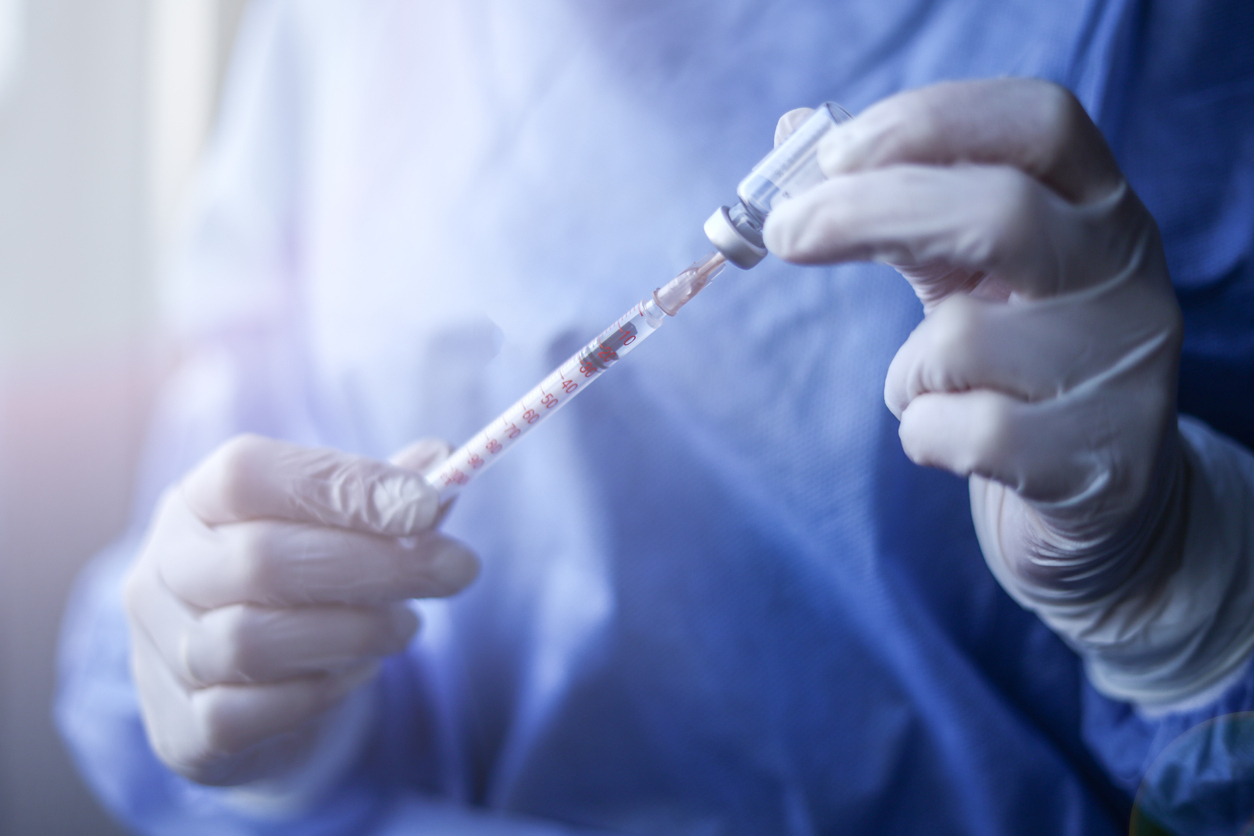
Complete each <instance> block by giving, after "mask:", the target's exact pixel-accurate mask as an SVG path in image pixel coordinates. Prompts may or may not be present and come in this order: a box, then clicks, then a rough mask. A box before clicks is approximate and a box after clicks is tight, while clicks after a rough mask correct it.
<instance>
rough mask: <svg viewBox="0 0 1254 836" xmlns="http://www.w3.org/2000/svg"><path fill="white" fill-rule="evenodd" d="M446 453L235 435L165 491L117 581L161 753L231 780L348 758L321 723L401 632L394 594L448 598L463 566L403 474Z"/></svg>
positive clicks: (419, 489) (468, 557)
mask: <svg viewBox="0 0 1254 836" xmlns="http://www.w3.org/2000/svg"><path fill="white" fill-rule="evenodd" d="M447 454H448V449H447V447H446V446H444V445H443V444H441V443H439V442H432V441H425V442H419V443H417V444H415V445H414V446H412V447H410V448H409V449H408V450H406V451H405V452H403V453H402V454H400V455H398V456H397V457H396V458H395V459H394V461H395V462H396V464H397V465H400V466H396V465H390V464H386V463H384V462H379V461H373V460H370V459H366V458H362V457H359V456H352V455H348V454H346V453H341V452H337V451H334V450H325V449H309V448H304V447H299V446H296V445H294V444H288V443H284V442H279V441H272V440H269V439H265V438H260V437H257V436H240V437H237V438H235V439H233V440H231V441H229V442H227V443H226V444H224V445H222V446H221V447H219V448H218V450H217V451H216V452H214V453H213V454H212V455H210V456H209V457H208V458H207V459H205V460H204V462H202V463H201V464H200V465H199V466H198V467H197V468H196V469H195V470H193V471H192V472H191V473H190V474H189V475H188V476H187V477H186V478H185V479H184V480H183V482H182V483H181V484H179V485H177V486H175V487H173V488H171V489H170V490H169V491H167V493H166V494H165V496H164V497H163V498H162V500H161V502H160V505H159V507H158V509H157V512H156V515H155V517H154V519H153V522H152V525H151V527H150V529H149V531H148V535H147V538H146V540H145V543H144V546H143V548H142V550H141V553H140V555H139V558H138V560H137V562H136V563H135V565H134V567H133V568H132V569H131V571H130V573H129V575H128V577H127V581H126V591H125V597H126V611H127V615H128V618H129V621H130V627H131V665H132V670H133V674H134V677H135V682H136V685H137V687H138V690H139V698H140V703H141V706H142V709H143V717H144V724H145V726H146V728H147V731H148V737H149V740H150V741H151V743H152V746H153V749H154V750H155V751H156V753H157V755H158V757H160V758H161V760H162V761H163V762H165V763H166V764H167V765H168V766H169V767H170V768H171V769H174V770H175V771H177V772H180V773H182V774H183V775H185V776H187V777H188V778H191V779H192V780H194V781H198V782H201V783H206V784H221V785H238V784H242V783H246V782H255V781H258V780H261V779H276V778H282V776H284V775H287V774H290V773H292V772H294V771H295V772H299V771H300V770H301V768H303V766H304V765H305V764H306V763H307V762H308V761H310V759H311V758H314V753H316V752H319V751H321V750H325V749H326V748H327V746H328V745H332V746H333V747H337V748H338V749H339V751H340V752H341V756H340V758H341V760H343V759H344V757H347V756H351V754H352V753H353V751H354V749H353V741H351V740H350V741H348V742H347V743H345V741H343V740H339V741H338V742H335V743H333V744H328V740H332V741H334V740H335V739H336V738H337V736H338V737H339V738H343V736H344V729H343V728H342V727H343V726H344V724H345V723H346V722H347V723H350V725H351V721H350V720H347V719H344V717H343V716H341V715H343V712H340V715H329V716H330V719H327V717H324V715H326V714H327V712H328V710H329V709H332V707H333V706H335V705H336V704H337V703H338V702H340V701H341V700H343V699H344V697H345V696H346V695H348V694H349V692H351V691H353V689H354V688H356V687H357V686H359V685H362V684H363V683H365V682H366V681H368V680H370V679H371V678H372V677H373V676H374V674H375V673H376V671H377V670H378V659H379V658H380V657H382V656H386V655H388V654H391V653H396V652H397V651H400V650H401V649H403V648H404V647H405V646H406V644H407V643H408V642H409V640H410V638H411V637H412V636H413V634H414V631H415V630H416V629H417V627H418V620H417V617H416V616H415V614H414V613H413V612H412V611H411V610H410V609H409V608H408V607H407V606H406V604H405V600H406V599H409V598H423V597H432V596H443V595H451V594H453V593H455V592H457V591H458V590H460V589H462V588H463V587H465V586H466V585H467V584H468V583H470V581H471V580H472V579H473V578H474V577H475V575H476V573H477V571H478V561H477V558H476V557H475V556H474V555H473V554H471V553H470V552H469V551H468V550H467V549H466V548H465V547H464V546H462V545H461V544H459V543H456V542H454V541H452V540H450V539H448V538H446V537H443V536H441V535H440V534H439V533H437V532H436V531H435V530H434V529H433V526H434V525H435V524H436V522H437V521H438V516H439V512H440V509H439V503H438V500H437V498H436V492H435V490H433V489H432V488H431V487H429V486H428V485H427V483H426V481H425V480H424V479H423V478H422V476H421V475H420V473H419V472H418V471H419V470H421V469H423V468H426V467H430V466H433V465H434V464H436V463H438V462H439V461H440V460H442V459H443V458H444V457H445V456H447ZM360 725H361V724H360V723H358V726H359V727H360ZM337 726H338V728H337ZM356 733H357V734H358V735H359V736H360V735H364V730H363V729H361V728H358V729H357V732H356ZM350 736H351V735H350ZM345 753H347V754H345Z"/></svg>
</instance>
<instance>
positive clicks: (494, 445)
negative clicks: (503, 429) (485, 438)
mask: <svg viewBox="0 0 1254 836" xmlns="http://www.w3.org/2000/svg"><path fill="white" fill-rule="evenodd" d="M483 446H484V447H485V448H487V451H488V452H489V453H499V452H501V450H502V449H504V448H502V447H501V442H499V441H497V440H496V439H495V438H494V439H492V440H490V441H489V442H488V443H487V444H485V445H483Z"/></svg>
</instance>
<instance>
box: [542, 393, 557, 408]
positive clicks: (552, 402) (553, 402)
mask: <svg viewBox="0 0 1254 836" xmlns="http://www.w3.org/2000/svg"><path fill="white" fill-rule="evenodd" d="M540 403H542V404H544V408H545V409H552V408H553V407H555V406H557V398H555V397H554V396H553V395H545V396H544V397H543V398H541V399H540Z"/></svg>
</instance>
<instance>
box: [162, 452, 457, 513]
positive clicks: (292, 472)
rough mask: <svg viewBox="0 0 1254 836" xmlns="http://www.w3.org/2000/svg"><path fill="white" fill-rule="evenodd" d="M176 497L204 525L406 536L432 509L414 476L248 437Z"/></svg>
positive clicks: (193, 476) (211, 460) (201, 469)
mask: <svg viewBox="0 0 1254 836" xmlns="http://www.w3.org/2000/svg"><path fill="white" fill-rule="evenodd" d="M182 492H183V496H184V497H185V499H186V501H187V503H188V505H189V506H190V507H191V508H192V509H193V510H194V511H195V512H196V514H197V516H198V517H200V519H201V520H203V521H204V522H205V523H207V524H209V525H219V524H223V523H234V522H242V521H247V520H258V519H280V520H288V521H291V522H301V523H317V524H320V525H325V526H334V527H338V528H345V529H351V530H354V531H361V532H366V533H371V534H381V535H388V536H393V537H405V536H409V535H413V534H417V533H418V532H420V531H424V530H426V529H428V528H430V527H431V525H432V524H433V522H434V520H435V518H436V514H437V512H438V510H439V499H438V495H437V493H436V491H435V489H434V488H432V487H431V486H430V485H428V484H427V482H426V480H424V479H423V478H422V477H421V476H420V475H419V474H417V473H414V472H413V471H410V470H405V469H402V468H399V467H395V466H394V465H390V464H388V463H386V462H381V461H376V460H374V459H368V458H365V457H363V456H354V455H351V454H348V453H343V452H340V451H338V450H330V449H315V448H308V447H301V446H299V445H296V444H289V443H287V442H282V441H275V440H273V439H268V438H262V437H260V436H255V435H241V436H237V437H236V438H234V439H232V440H231V441H228V442H226V443H225V444H223V445H222V446H221V447H219V448H218V449H217V450H216V451H214V452H213V453H212V454H211V455H210V456H209V457H208V458H206V459H205V460H204V461H203V462H202V463H201V464H200V465H199V466H198V467H197V468H196V469H195V470H193V471H192V472H191V473H190V474H189V475H188V476H187V478H186V479H185V480H184V481H183V484H182Z"/></svg>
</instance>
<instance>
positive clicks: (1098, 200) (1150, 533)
mask: <svg viewBox="0 0 1254 836" xmlns="http://www.w3.org/2000/svg"><path fill="white" fill-rule="evenodd" d="M802 115H803V114H801V113H798V112H792V113H790V114H786V115H785V117H784V118H783V119H782V120H781V124H780V126H779V129H778V131H777V137H778V136H779V134H780V133H783V134H784V135H786V134H787V132H788V131H789V130H790V129H791V127H792V126H794V125H795V124H796V123H797V121H798V117H800V116H802ZM819 163H820V165H821V167H822V169H823V171H824V173H825V174H826V175H827V177H828V178H829V180H828V182H826V183H823V184H821V185H820V186H818V187H815V188H814V189H812V190H810V191H808V192H806V193H803V194H802V195H800V196H798V197H796V198H794V199H792V200H790V201H788V202H786V203H784V204H782V205H781V206H779V207H778V208H777V209H776V210H775V211H774V212H773V213H772V215H771V216H770V218H769V219H768V221H767V224H766V227H765V240H766V244H767V247H768V249H769V250H770V251H771V252H772V253H774V254H775V255H777V256H779V257H781V258H784V259H787V260H789V261H793V262H798V263H804V264H813V263H832V262H839V261H852V260H876V261H883V262H887V263H889V264H891V265H893V266H895V267H896V268H897V269H898V270H899V271H900V272H901V274H902V275H903V276H904V277H905V278H906V279H907V281H909V282H910V284H911V285H912V286H913V288H914V290H915V292H916V293H917V295H918V297H919V299H920V300H921V301H922V303H923V307H924V310H925V317H924V319H923V321H922V323H921V324H920V325H919V326H918V327H917V328H916V329H915V331H914V333H912V334H911V335H910V337H909V339H908V340H907V341H906V343H905V344H904V345H903V346H902V347H901V349H900V351H899V352H898V353H897V356H896V357H895V358H894V360H893V362H892V364H891V366H890V368H889V371H888V378H887V381H886V383H885V400H886V401H887V403H888V406H889V408H890V409H891V410H892V411H893V413H894V414H895V415H896V416H897V417H898V418H899V419H900V420H901V427H900V436H901V441H902V445H903V447H904V448H905V451H906V454H907V455H908V456H909V457H910V458H911V459H912V460H914V461H915V462H917V463H919V464H924V465H932V466H936V467H941V468H945V469H947V470H950V471H952V472H954V473H956V474H959V475H961V476H970V477H971V478H970V492H971V502H972V513H973V517H974V520H975V526H976V530H977V533H978V536H979V541H980V545H981V547H982V549H983V551H984V556H985V558H986V560H987V562H988V564H989V566H990V568H991V569H992V571H993V572H994V574H995V575H996V576H997V578H998V579H999V581H1001V583H1002V584H1003V586H1004V587H1005V588H1006V589H1007V590H1008V591H1009V592H1010V594H1011V595H1013V596H1014V597H1015V598H1016V599H1017V600H1019V601H1020V603H1022V604H1024V605H1025V606H1028V607H1029V608H1031V609H1034V610H1035V611H1037V612H1038V613H1039V614H1040V615H1041V616H1042V617H1043V618H1044V619H1045V620H1046V621H1047V622H1048V623H1049V624H1050V625H1051V626H1052V627H1053V628H1054V629H1055V630H1056V631H1057V632H1059V633H1060V634H1061V635H1062V636H1063V637H1064V638H1065V639H1067V640H1068V641H1070V642H1071V643H1072V645H1073V646H1075V647H1076V648H1077V649H1079V650H1080V651H1081V652H1082V653H1083V654H1084V655H1085V657H1086V660H1087V662H1088V665H1089V674H1090V677H1091V679H1092V680H1093V682H1094V683H1095V684H1096V685H1097V686H1098V687H1099V688H1101V689H1102V690H1104V691H1105V692H1107V693H1109V694H1112V695H1114V696H1118V697H1121V698H1126V699H1131V700H1136V701H1139V702H1142V703H1143V704H1145V705H1153V704H1161V703H1170V702H1173V701H1178V700H1181V699H1185V698H1187V697H1188V696H1189V695H1190V694H1194V693H1196V692H1197V691H1199V690H1200V689H1203V688H1205V687H1206V686H1207V685H1212V684H1214V683H1215V682H1217V681H1219V680H1221V679H1222V678H1223V677H1225V676H1227V675H1228V674H1230V673H1231V672H1232V670H1233V668H1234V666H1235V665H1237V664H1238V663H1239V662H1240V661H1242V659H1243V658H1244V656H1245V655H1247V654H1248V650H1249V640H1250V636H1248V635H1246V634H1245V633H1240V631H1239V630H1235V628H1234V629H1232V630H1228V629H1226V628H1225V629H1216V625H1215V624H1214V623H1213V622H1209V621H1207V620H1206V619H1207V616H1204V615H1203V613H1210V612H1213V610H1214V608H1215V607H1216V606H1217V605H1218V604H1219V603H1221V602H1222V597H1223V596H1222V594H1220V592H1219V591H1218V590H1216V589H1214V588H1211V587H1208V588H1205V589H1203V588H1200V587H1199V586H1198V585H1197V582H1196V581H1197V579H1196V578H1194V581H1189V582H1188V583H1185V584H1184V588H1182V587H1181V584H1180V583H1179V581H1181V579H1182V578H1186V576H1187V575H1189V574H1190V572H1188V571H1181V570H1182V565H1183V563H1182V562H1183V559H1184V555H1185V553H1186V551H1189V549H1186V548H1185V540H1186V525H1185V523H1186V520H1187V519H1188V517H1189V514H1190V509H1189V507H1188V505H1189V494H1188V490H1187V481H1188V478H1189V473H1190V467H1189V465H1188V462H1189V461H1190V458H1189V457H1190V456H1192V458H1193V460H1196V458H1197V457H1196V456H1193V455H1192V453H1189V452H1188V451H1189V449H1190V448H1189V447H1188V445H1187V444H1185V443H1182V441H1181V436H1180V432H1179V430H1178V429H1177V418H1176V410H1175V403H1176V379H1177V369H1178V361H1179V353H1180V345H1181V339H1182V322H1181V314H1180V310H1179V308H1178V305H1177V303H1176V300H1175V296H1174V294H1173V292H1172V288H1171V283H1170V279H1169V276H1168V274H1167V267H1166V261H1165V259H1164V256H1163V251H1162V245H1161V243H1160V239H1159V234H1158V229H1157V226H1156V225H1155V223H1154V220H1153V218H1151V217H1150V215H1149V213H1148V212H1147V211H1146V209H1145V207H1144V206H1143V205H1142V204H1141V202H1140V200H1139V199H1138V198H1137V197H1136V195H1135V194H1134V193H1133V192H1132V190H1131V188H1130V187H1129V186H1128V184H1127V182H1126V181H1125V180H1124V178H1123V176H1122V174H1121V173H1120V171H1119V169H1118V167H1117V166H1116V164H1115V161H1114V158H1113V156H1112V154H1111V152H1110V151H1109V149H1108V148H1107V146H1106V143H1105V142H1104V140H1103V139H1102V136H1101V134H1100V132H1099V131H1098V129H1097V128H1096V126H1094V125H1093V123H1092V122H1091V121H1090V120H1089V118H1088V116H1087V114H1086V113H1085V112H1084V110H1083V108H1082V107H1081V106H1080V104H1079V103H1078V102H1077V101H1076V100H1075V98H1074V97H1072V96H1071V95H1070V94H1069V93H1068V92H1066V91H1065V90H1064V89H1062V88H1060V87H1057V86H1055V85H1052V84H1049V83H1046V82H1041V81H1034V80H1024V79H1000V80H993V81H975V82H962V83H949V84H940V85H937V86H934V87H929V88H924V89H920V90H916V91H911V92H907V93H903V94H900V95H897V96H894V97H892V98H889V99H886V100H884V101H882V102H880V103H878V104H876V105H874V106H873V107H871V108H869V109H868V110H867V111H866V112H865V113H863V114H861V115H860V116H858V117H857V118H855V119H853V120H852V121H850V122H848V123H846V124H845V125H843V126H842V127H840V128H838V129H837V130H835V131H834V132H833V133H832V134H830V135H829V136H828V137H827V138H826V139H825V143H824V144H823V145H821V146H820V148H819ZM1199 432H1200V430H1199ZM1197 513H1202V512H1196V511H1195V516H1196V514H1197ZM1189 536H1190V537H1192V536H1193V534H1190V535H1189ZM1197 548H1202V547H1201V546H1198V547H1197ZM1193 550H1194V551H1196V550H1197V549H1196V548H1195V549H1193ZM1202 550H1203V551H1204V550H1205V549H1202ZM1230 551H1231V550H1230ZM1190 557H1193V558H1196V560H1195V566H1196V565H1201V563H1198V561H1201V562H1202V563H1204V562H1205V561H1206V560H1209V559H1211V558H1210V557H1206V556H1205V555H1203V556H1197V555H1190ZM1212 557H1214V559H1219V558H1220V557H1222V555H1220V556H1215V555H1212ZM1224 559H1226V558H1224ZM1193 574H1194V575H1196V574H1197V573H1196V572H1193ZM1218 576H1219V577H1231V572H1228V571H1226V570H1225V572H1222V573H1220V574H1219V575H1218ZM1189 584H1192V585H1189ZM1211 586H1212V587H1213V584H1212V585H1211ZM1242 621H1243V623H1244V621H1245V619H1242ZM1248 632H1249V631H1248V630H1247V631H1246V633H1248ZM1238 633H1240V635H1238Z"/></svg>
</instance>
